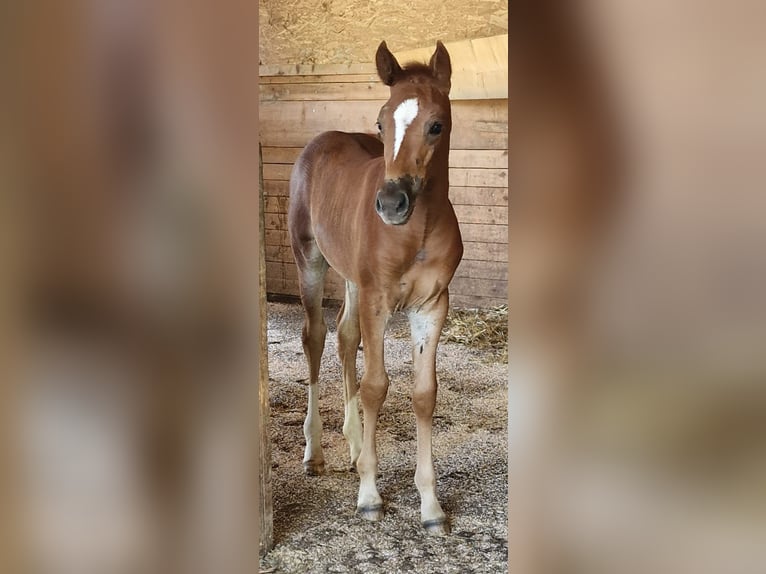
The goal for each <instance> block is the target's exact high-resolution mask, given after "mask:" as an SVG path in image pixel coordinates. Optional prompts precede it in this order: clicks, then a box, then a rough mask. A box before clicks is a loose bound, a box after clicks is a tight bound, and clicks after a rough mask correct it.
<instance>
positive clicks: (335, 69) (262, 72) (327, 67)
mask: <svg viewBox="0 0 766 574" xmlns="http://www.w3.org/2000/svg"><path fill="white" fill-rule="evenodd" d="M333 74H377V72H376V70H375V64H373V63H371V62H365V63H361V64H269V65H261V66H259V67H258V75H259V76H261V77H263V76H310V75H322V76H326V75H333Z"/></svg>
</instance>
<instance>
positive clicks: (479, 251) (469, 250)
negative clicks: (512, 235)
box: [463, 238, 508, 263]
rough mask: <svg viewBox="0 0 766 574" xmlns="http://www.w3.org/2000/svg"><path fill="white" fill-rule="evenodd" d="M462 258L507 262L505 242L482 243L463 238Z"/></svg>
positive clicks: (506, 245)
mask: <svg viewBox="0 0 766 574" xmlns="http://www.w3.org/2000/svg"><path fill="white" fill-rule="evenodd" d="M463 259H472V260H475V261H504V262H506V263H507V262H508V244H507V243H482V242H476V241H466V239H465V238H463Z"/></svg>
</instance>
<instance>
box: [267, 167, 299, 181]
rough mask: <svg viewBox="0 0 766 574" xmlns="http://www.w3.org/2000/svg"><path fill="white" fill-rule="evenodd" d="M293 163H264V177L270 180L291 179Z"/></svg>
mask: <svg viewBox="0 0 766 574" xmlns="http://www.w3.org/2000/svg"><path fill="white" fill-rule="evenodd" d="M292 171H293V166H292V164H284V163H266V164H263V177H264V178H265V179H267V180H269V181H290V173H291V172H292Z"/></svg>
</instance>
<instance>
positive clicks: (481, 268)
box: [455, 259, 508, 281]
mask: <svg viewBox="0 0 766 574" xmlns="http://www.w3.org/2000/svg"><path fill="white" fill-rule="evenodd" d="M455 277H468V278H471V279H493V280H495V281H508V264H507V263H505V262H503V261H475V260H473V259H463V260H462V261H461V262H460V265H458V268H457V271H456V272H455Z"/></svg>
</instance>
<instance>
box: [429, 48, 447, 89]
mask: <svg viewBox="0 0 766 574" xmlns="http://www.w3.org/2000/svg"><path fill="white" fill-rule="evenodd" d="M428 66H429V67H430V68H431V71H432V72H433V74H434V78H436V81H437V83H438V84H439V86H440V87H441V88H442V89H443V90H444V91H445V92H446V93H448V94H449V90H450V87H452V81H451V78H452V63H451V62H450V58H449V52H447V48H445V47H444V44H442V43H441V40H437V41H436V51H435V52H434V55H433V56H431V61H430V62H428Z"/></svg>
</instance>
